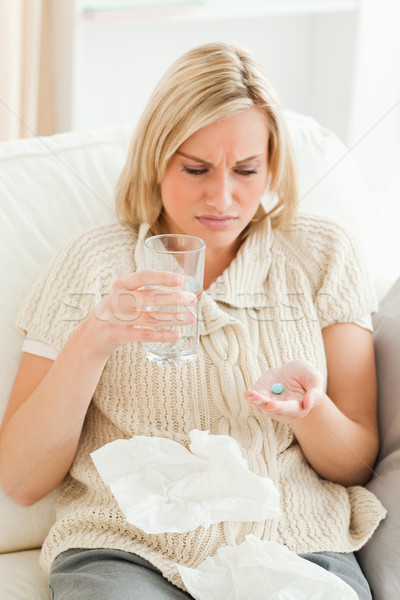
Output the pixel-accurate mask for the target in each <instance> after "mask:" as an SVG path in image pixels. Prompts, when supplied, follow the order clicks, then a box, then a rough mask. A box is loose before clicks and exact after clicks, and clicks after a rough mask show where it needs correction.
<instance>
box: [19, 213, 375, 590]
mask: <svg viewBox="0 0 400 600" xmlns="http://www.w3.org/2000/svg"><path fill="white" fill-rule="evenodd" d="M147 233H148V226H147V225H142V226H141V227H140V228H139V231H137V232H134V231H131V230H130V229H128V228H126V227H123V226H121V225H119V224H114V225H107V226H104V227H100V228H95V229H91V230H89V231H87V232H84V233H83V234H79V235H78V236H76V237H75V238H74V239H73V240H72V241H70V242H68V243H67V244H66V245H64V247H63V248H62V249H61V250H60V252H59V253H58V254H57V256H56V257H55V258H54V260H53V262H52V263H51V264H50V265H49V267H48V268H47V269H46V270H45V272H44V273H43V275H42V276H41V278H40V279H39V281H38V282H37V284H36V285H35V286H34V288H33V289H32V290H31V292H30V294H29V295H28V297H27V299H26V301H25V303H24V305H23V307H22V308H21V311H20V313H19V317H18V325H19V327H21V328H22V329H23V330H25V331H27V330H29V331H30V332H32V333H33V334H34V335H37V336H38V337H40V338H41V339H42V340H43V341H45V342H48V343H50V344H52V345H54V346H56V347H58V348H60V349H61V348H62V347H63V345H64V344H65V342H66V341H67V339H68V337H69V336H70V335H71V333H72V332H73V331H74V329H75V328H76V327H77V325H78V324H79V322H80V320H82V319H83V318H85V316H86V315H87V314H88V312H89V311H90V310H92V308H93V307H94V306H95V304H96V302H97V301H98V299H99V297H100V295H101V294H102V293H107V291H108V290H110V288H111V285H112V283H113V281H114V280H115V279H116V278H117V277H118V276H121V275H123V274H126V273H128V272H132V271H135V270H140V269H142V268H143V240H144V238H145V237H146V235H147ZM375 308H376V300H375V296H374V292H373V288H372V285H371V283H370V282H369V278H368V273H367V271H366V268H365V266H364V264H363V261H362V256H361V253H360V250H359V248H358V246H357V244H356V243H355V242H354V240H353V239H352V237H351V235H349V233H348V232H347V231H345V230H344V229H343V228H342V227H341V226H339V225H337V224H336V223H335V222H333V221H331V220H329V219H326V218H322V217H316V216H310V215H307V216H306V215H303V216H300V217H299V218H298V219H297V221H296V223H295V224H294V225H293V227H292V228H291V230H290V231H287V232H285V233H282V232H278V231H275V230H274V229H271V227H270V223H269V221H268V220H265V221H264V222H263V223H262V224H261V225H260V226H259V227H258V228H257V229H255V230H253V231H252V232H251V234H250V235H249V236H248V237H247V239H246V240H245V242H244V243H243V245H242V247H241V248H240V250H239V252H238V255H237V256H236V258H235V260H234V261H233V262H232V263H231V264H230V266H229V267H228V268H227V269H226V270H225V271H224V273H223V274H222V275H221V276H220V277H219V278H218V279H217V280H216V281H214V282H213V284H212V285H211V286H210V288H209V289H208V290H207V291H206V292H204V293H203V296H202V300H201V316H200V333H201V338H200V350H199V356H198V359H197V361H196V362H195V363H192V364H189V365H182V366H176V365H168V366H167V367H165V366H159V365H157V364H154V363H150V362H149V361H147V360H146V359H145V349H144V344H142V343H135V344H127V345H125V346H123V347H121V348H119V349H118V350H116V351H115V352H114V353H113V354H112V355H111V356H110V357H109V360H108V361H107V364H106V366H105V368H104V371H103V374H102V376H101V379H100V381H99V383H98V386H97V389H96V391H95V394H94V397H93V399H92V402H91V404H90V406H89V409H88V412H87V416H86V420H85V423H84V427H83V431H82V435H81V439H80V442H79V446H78V450H77V453H76V457H75V460H74V462H73V464H72V466H71V469H70V472H69V473H68V475H67V477H66V479H65V481H64V483H63V485H62V489H61V492H60V497H59V500H58V503H57V521H56V524H55V525H54V526H53V527H52V529H51V531H50V533H49V535H48V537H47V539H46V541H45V543H44V546H43V550H42V555H41V564H42V566H43V568H44V569H45V570H47V571H48V570H49V569H50V567H51V564H52V562H53V560H54V559H55V558H56V556H57V555H58V554H60V553H61V552H63V551H64V550H67V549H69V548H76V547H79V548H82V547H85V548H99V547H107V548H117V549H121V550H127V551H130V552H134V553H136V554H138V555H139V556H141V557H143V558H145V559H146V560H148V561H150V562H151V563H153V564H154V565H155V566H156V567H157V568H158V569H160V570H161V571H162V573H163V574H164V576H165V577H167V578H168V579H169V580H170V581H172V582H173V583H174V584H175V585H177V586H179V587H181V588H182V589H185V587H184V585H183V582H182V580H181V578H180V575H179V573H178V571H177V568H176V566H175V563H180V564H183V565H186V566H188V567H196V566H197V565H198V564H200V563H201V562H202V561H203V560H205V558H207V556H210V555H213V554H215V553H216V551H217V550H218V548H220V547H221V546H222V545H226V544H229V545H232V544H240V543H241V542H243V541H244V539H245V536H246V535H247V534H253V535H255V536H256V537H258V538H261V539H264V540H274V541H278V542H280V543H282V544H285V545H286V546H288V547H289V548H290V549H292V550H294V551H295V552H316V551H333V552H352V551H354V550H356V549H358V548H360V547H361V546H362V545H363V544H364V543H365V542H366V541H367V539H368V538H369V537H370V536H371V535H372V533H373V531H374V530H375V528H376V527H377V525H378V523H379V522H380V520H381V519H382V518H383V517H384V515H385V510H384V508H383V507H382V505H381V504H380V503H379V501H378V500H377V499H376V498H375V496H373V495H372V494H371V493H370V492H368V491H367V490H366V489H365V488H363V487H360V486H355V487H352V488H345V487H343V486H341V485H338V484H335V483H332V482H329V481H326V480H323V479H322V478H321V477H319V476H318V475H317V474H316V473H315V471H314V470H313V469H312V468H311V466H310V465H309V464H308V462H307V461H306V459H305V457H304V455H303V453H302V451H301V448H300V446H299V445H298V443H297V441H296V439H295V438H294V435H293V432H292V429H291V428H290V426H288V425H282V424H280V423H278V422H276V421H273V420H271V419H269V418H267V417H264V416H263V415H260V414H258V413H256V412H255V411H253V409H252V408H251V406H250V405H249V404H248V403H247V402H246V401H245V400H244V398H243V393H244V391H245V390H246V389H247V388H250V387H252V386H253V384H254V382H255V381H257V379H258V378H259V377H260V376H261V374H262V373H263V372H264V371H265V370H266V369H267V368H273V367H274V366H278V365H280V364H282V363H285V362H287V361H289V360H293V359H307V360H310V361H311V362H312V363H313V364H314V365H315V366H316V367H317V368H318V369H319V370H320V371H321V372H322V373H323V375H324V377H325V380H326V361H325V354H324V347H323V340H322V334H321V328H322V327H324V326H326V325H329V324H331V323H333V322H335V321H353V320H355V319H357V318H358V317H360V316H361V315H365V314H367V313H369V312H372V311H374V310H375ZM194 428H197V429H200V430H208V431H210V433H212V434H225V435H230V436H232V437H233V438H234V439H235V440H236V441H237V442H238V443H239V445H240V447H241V449H242V453H243V456H244V457H245V459H246V460H247V463H248V466H249V468H250V470H252V471H253V472H255V473H257V474H258V475H261V476H263V477H271V479H272V480H273V481H274V483H275V485H276V486H277V487H278V488H279V490H280V494H281V508H282V516H281V517H279V518H275V519H269V520H266V521H265V522H252V523H233V522H221V523H218V524H216V525H212V526H210V527H209V528H207V529H205V528H202V527H199V528H198V529H196V530H194V531H189V532H187V533H183V534H175V533H165V534H159V535H154V534H153V535H148V534H145V533H144V532H143V531H141V530H139V529H137V528H135V527H134V526H132V525H130V524H129V523H127V522H126V520H125V518H124V515H123V514H122V512H121V511H120V509H119V507H118V505H117V504H116V502H115V500H114V498H113V496H112V495H111V493H110V491H109V489H108V487H107V486H106V485H105V484H104V483H103V482H102V480H101V479H100V477H99V475H98V473H97V470H96V468H95V467H94V465H93V463H92V460H91V458H90V456H89V454H90V453H91V452H92V451H94V450H96V449H97V448H99V447H100V446H102V445H104V444H106V443H108V442H110V441H113V440H115V439H118V438H130V437H132V436H133V435H147V436H162V437H167V438H169V439H172V440H174V441H177V442H179V443H181V444H183V445H185V446H186V447H188V445H189V443H190V440H189V432H190V431H191V430H192V429H194Z"/></svg>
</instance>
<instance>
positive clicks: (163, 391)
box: [0, 44, 385, 600]
mask: <svg viewBox="0 0 400 600" xmlns="http://www.w3.org/2000/svg"><path fill="white" fill-rule="evenodd" d="M264 192H266V194H267V195H268V199H269V200H268V202H269V204H270V209H269V210H268V211H267V210H266V209H264V208H263V205H262V204H261V198H262V195H263V193H264ZM297 203H298V198H297V191H296V182H295V175H294V167H293V156H292V150H291V147H290V142H289V139H288V135H287V132H286V128H285V124H284V121H283V118H282V113H281V108H280V105H279V101H278V99H277V97H276V95H275V93H274V91H273V90H272V89H271V87H270V86H269V84H268V83H267V82H266V80H265V78H264V76H263V74H262V73H261V71H260V69H259V67H258V66H257V64H256V62H255V61H254V59H253V58H252V57H251V56H250V55H249V54H248V53H247V52H245V51H244V50H242V49H239V48H237V47H234V46H229V45H226V44H209V45H206V46H202V47H199V48H197V49H194V50H193V51H191V52H188V53H187V54H186V55H184V56H183V57H182V58H180V59H179V60H178V61H176V63H175V64H174V65H172V67H171V68H170V70H169V71H168V72H167V73H166V74H165V76H164V78H163V79H162V80H161V81H160V83H159V85H158V86H157V88H156V89H155V91H154V93H153V95H152V97H151V99H150V101H149V104H148V107H147V109H146V110H145V112H144V114H143V116H142V118H141V120H140V122H139V125H138V127H137V130H136V132H135V134H134V137H133V140H132V145H131V149H130V154H129V157H128V160H127V163H126V165H125V168H124V170H123V172H122V175H121V178H120V181H119V185H118V189H117V209H118V213H119V215H120V219H121V222H122V223H119V224H114V225H110V226H104V227H100V228H96V229H93V230H91V231H89V232H85V233H83V234H80V235H79V236H77V237H75V238H74V239H73V240H72V241H71V242H69V243H68V244H67V245H65V246H64V247H63V249H62V250H61V251H60V252H59V254H58V255H57V257H56V258H55V259H54V261H53V263H52V264H51V265H50V267H49V268H48V269H47V271H46V272H45V273H44V274H43V276H42V277H41V279H40V280H39V282H38V283H37V285H36V286H35V287H34V289H33V290H32V292H31V293H30V295H29V297H28V298H27V300H26V302H25V304H24V306H23V307H22V309H21V311H20V315H19V319H18V325H19V326H20V327H21V328H22V329H23V330H24V331H26V332H28V334H29V337H32V336H34V337H36V338H39V340H40V341H41V343H44V344H45V345H46V348H47V350H46V351H43V352H41V354H42V356H39V355H38V354H36V355H35V354H34V353H31V352H32V350H30V348H31V347H30V346H29V341H28V342H27V345H26V346H25V353H24V354H23V358H22V361H21V365H20V368H19V371H18V374H17V377H16V381H15V385H14V388H13V392H12V395H11V398H10V402H9V406H8V409H7V412H6V415H5V417H4V421H3V425H2V430H1V438H0V470H1V483H2V485H3V487H4V489H6V490H8V493H9V494H10V495H11V496H12V497H14V498H15V499H16V500H17V501H18V502H20V503H22V504H26V505H28V504H32V503H34V502H36V501H37V500H38V499H39V498H41V497H42V496H44V495H45V494H46V493H48V492H49V491H50V490H52V489H54V488H55V487H56V486H57V485H58V484H59V483H61V482H62V485H61V491H60V497H59V501H58V505H57V522H56V524H55V525H54V526H53V528H52V530H51V531H50V533H49V535H48V537H47V539H46V542H45V544H44V546H43V551H42V566H43V568H44V569H46V570H47V571H49V572H50V586H51V588H52V589H53V594H54V598H56V599H59V598H74V600H76V599H78V598H85V599H86V598H89V597H93V598H96V599H103V598H104V599H106V598H107V599H111V598H118V599H120V598H125V597H126V598H146V599H147V598H184V597H190V596H188V595H187V593H186V592H185V588H184V585H183V582H182V580H181V578H180V576H179V573H178V571H177V568H176V564H175V563H180V564H183V565H187V566H197V565H198V564H200V563H201V562H202V561H203V560H204V559H205V558H206V557H207V556H212V555H214V554H215V553H216V551H217V550H218V548H220V547H222V546H224V545H235V544H239V543H241V542H242V541H243V540H244V538H245V536H246V535H247V534H250V533H251V534H253V535H255V536H256V537H258V538H260V539H264V540H275V541H278V542H280V543H282V544H285V545H286V546H288V547H289V548H290V549H292V550H294V551H295V552H297V553H299V554H302V555H303V556H305V557H306V558H307V559H309V560H312V561H314V562H317V563H318V564H321V565H322V566H324V567H325V568H327V569H329V570H332V571H333V572H335V573H336V574H337V575H338V576H339V577H341V578H342V579H344V580H346V581H347V582H348V583H349V584H350V585H351V586H352V587H353V588H354V589H355V590H356V592H357V593H358V595H359V598H361V599H366V598H371V596H370V593H369V588H368V584H367V582H366V580H365V579H364V577H363V575H362V573H361V571H360V569H359V567H358V565H357V563H356V560H355V558H354V555H353V554H352V553H353V551H354V550H356V549H358V548H359V547H360V546H362V545H363V543H365V541H366V540H367V539H368V538H369V537H370V535H372V533H373V531H374V529H375V528H376V526H377V525H378V523H379V521H380V520H381V519H382V518H383V517H384V514H385V511H384V509H383V507H382V506H381V505H380V503H379V502H378V501H377V500H376V498H375V497H374V496H372V494H370V493H369V492H368V491H367V490H365V489H364V488H362V487H361V485H362V484H363V483H365V482H366V481H367V480H368V478H369V476H370V472H371V468H372V466H373V464H374V460H375V457H376V453H377V448H378V433H377V423H376V382H375V370H374V357H373V347H372V340H371V332H370V330H369V329H368V325H366V326H364V325H365V320H366V318H367V317H368V315H369V314H370V313H371V312H372V311H373V310H374V308H375V301H374V295H373V291H372V288H371V285H370V284H369V283H368V277H367V274H366V272H365V269H364V267H363V263H362V259H361V258H360V255H359V252H358V249H357V247H356V246H355V245H354V243H353V240H352V239H351V237H350V236H349V235H348V234H347V232H345V231H343V229H342V228H341V227H339V226H338V225H336V224H335V223H334V222H332V221H330V220H328V219H324V218H320V217H314V216H304V215H303V216H301V215H297V214H296V208H297ZM161 232H166V233H185V234H191V235H196V236H199V237H201V238H202V239H204V240H205V241H206V243H207V250H206V263H205V281H204V288H205V292H204V293H203V295H202V299H201V323H200V327H201V340H200V349H199V356H198V359H197V361H196V362H195V363H193V364H191V365H186V366H184V367H176V366H169V367H168V368H166V367H162V366H159V365H157V364H153V363H150V362H149V361H147V360H146V359H145V352H144V344H143V342H146V341H150V340H152V341H168V340H171V339H173V338H174V336H176V335H177V334H176V333H174V332H171V331H160V330H158V329H155V328H154V325H155V324H156V323H157V321H158V318H159V317H160V315H159V314H158V313H157V311H152V312H148V311H146V310H143V308H146V307H147V306H155V305H156V304H157V296H156V297H154V293H153V292H152V290H151V289H150V290H149V289H143V286H152V285H167V286H178V285H179V284H180V283H181V281H180V280H178V279H177V278H176V276H175V275H173V274H172V273H167V272H166V273H157V272H152V271H146V270H144V269H143V240H144V239H145V238H146V236H148V235H151V234H157V233H161ZM173 302H174V303H176V304H177V305H180V306H182V305H187V304H190V303H195V302H196V297H195V296H194V295H192V294H191V293H189V292H182V291H180V290H178V289H177V290H176V292H175V294H174V300H173ZM171 304H172V300H171ZM182 317H184V318H186V319H188V320H190V319H191V318H192V317H191V316H190V313H189V312H188V313H186V314H185V313H184V314H183V315H173V314H171V315H170V318H171V319H172V320H175V322H176V324H177V325H179V324H181V325H182ZM360 319H361V320H364V321H363V323H362V325H363V326H360V324H359V320H360ZM356 321H357V322H358V324H356ZM49 347H50V351H51V352H54V351H55V352H56V354H58V356H57V358H56V359H55V360H54V361H53V360H50V359H49V358H45V357H44V356H46V355H47V356H49V354H46V352H47V351H48V349H49ZM277 381H280V382H282V383H283V385H284V388H285V398H284V399H279V398H280V397H278V396H274V395H273V394H272V393H271V385H272V384H273V383H275V382H277ZM195 428H197V429H201V430H209V431H210V433H212V434H228V435H231V436H232V437H233V438H234V439H236V441H237V442H238V443H239V445H240V447H241V450H242V453H243V456H244V457H245V459H246V460H247V463H248V466H249V468H250V470H252V471H253V472H255V473H257V474H258V475H260V476H263V477H267V476H268V477H270V478H271V479H272V480H273V481H274V483H275V484H276V486H277V487H278V488H279V491H280V495H281V510H282V516H281V517H280V518H278V519H269V520H266V521H265V522H253V523H231V522H227V521H224V522H221V523H218V524H216V525H212V526H210V527H209V528H201V527H200V528H198V529H196V530H194V531H189V532H186V533H183V534H177V533H167V534H162V535H147V534H145V533H144V532H143V531H141V530H140V529H138V528H135V527H134V526H132V525H130V524H129V523H127V522H126V520H125V518H124V515H123V514H122V512H121V511H120V509H119V508H118V505H117V503H116V502H115V499H114V498H113V497H112V495H111V493H110V491H109V489H108V487H107V486H105V485H104V483H103V482H102V481H101V479H100V477H99V475H98V473H97V471H96V469H95V467H94V465H93V462H92V460H91V458H90V453H91V452H92V451H94V450H96V449H97V448H99V447H100V446H102V445H104V444H106V443H107V442H110V441H112V440H115V439H119V438H130V437H132V436H134V435H147V436H160V437H164V438H165V437H166V438H170V439H172V440H174V441H176V442H179V443H181V444H184V445H188V441H189V432H190V431H191V430H192V429H195Z"/></svg>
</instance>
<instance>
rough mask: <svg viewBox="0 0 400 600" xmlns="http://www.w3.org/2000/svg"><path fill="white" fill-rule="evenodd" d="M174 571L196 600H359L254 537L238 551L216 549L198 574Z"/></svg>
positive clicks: (333, 581) (311, 567)
mask: <svg viewBox="0 0 400 600" xmlns="http://www.w3.org/2000/svg"><path fill="white" fill-rule="evenodd" d="M177 567H178V570H179V573H180V575H181V577H182V580H183V583H184V584H185V586H186V588H187V590H188V592H189V593H190V594H191V595H192V596H193V598H195V600H221V598H223V599H224V600H250V599H251V600H265V599H266V598H268V600H300V599H301V600H357V594H356V593H355V591H354V590H353V589H352V588H351V587H350V586H349V585H347V583H345V582H344V581H342V580H341V579H339V577H337V576H336V575H333V574H332V573H329V572H328V571H326V570H325V569H323V568H322V567H319V566H318V565H316V564H314V563H311V562H310V561H308V560H306V559H304V558H300V557H299V556H297V554H295V553H294V552H291V551H290V550H288V549H287V548H285V547H284V546H281V545H280V544H277V543H276V542H264V541H262V540H259V539H257V538H255V537H254V536H252V535H248V536H246V541H244V542H243V543H242V544H240V545H239V546H224V547H223V548H220V550H218V552H217V553H216V555H215V556H213V557H209V558H207V559H206V560H205V561H204V562H202V563H201V564H200V565H199V566H198V567H197V569H190V568H188V567H184V566H182V565H177Z"/></svg>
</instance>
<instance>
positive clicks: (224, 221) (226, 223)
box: [196, 215, 237, 229]
mask: <svg viewBox="0 0 400 600" xmlns="http://www.w3.org/2000/svg"><path fill="white" fill-rule="evenodd" d="M196 218H197V220H198V221H199V223H201V224H202V225H204V226H205V227H208V229H226V228H227V227H230V226H231V225H233V223H235V221H236V220H237V217H232V216H230V215H226V216H216V215H201V216H200V217H196Z"/></svg>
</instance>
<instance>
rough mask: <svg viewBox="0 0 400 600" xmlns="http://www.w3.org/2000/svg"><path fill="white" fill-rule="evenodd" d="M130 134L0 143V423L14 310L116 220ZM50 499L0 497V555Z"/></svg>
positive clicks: (12, 351)
mask: <svg viewBox="0 0 400 600" xmlns="http://www.w3.org/2000/svg"><path fill="white" fill-rule="evenodd" d="M132 129H133V126H132V124H127V125H121V126H120V127H113V128H105V129H104V130H101V131H86V132H76V133H68V134H60V135H56V136H52V137H49V138H36V139H29V140H17V141H15V142H4V143H1V144H0V264H1V269H2V293H1V294H0V331H1V332H2V335H1V346H0V381H1V387H0V420H1V419H2V416H3V414H4V411H5V409H6V405H7V401H8V397H9V394H10V391H11V387H12V384H13V381H14V378H15V374H16V372H17V368H18V364H19V360H20V356H21V344H22V334H21V332H19V331H18V330H17V329H16V327H15V318H16V313H17V310H18V307H19V305H20V304H21V302H22V299H23V298H24V296H25V295H26V293H27V290H28V289H29V287H30V286H31V285H32V283H33V282H34V280H35V279H36V278H37V276H38V274H39V272H40V271H41V270H42V269H43V267H44V266H45V264H46V263H47V262H48V261H49V260H50V258H51V257H52V256H53V255H54V253H55V252H56V250H57V249H58V247H59V246H60V244H61V243H62V242H63V241H65V240H66V239H67V238H69V237H70V236H72V235H73V234H75V233H76V232H78V231H80V230H81V229H84V228H87V227H90V226H92V225H96V224H102V223H105V222H107V221H110V220H113V219H116V216H115V212H114V208H113V189H114V186H115V183H116V180H117V178H118V175H119V172H120V170H121V169H122V166H123V164H124V161H125V157H126V152H127V148H128V143H129V139H130V136H131V133H132ZM5 291H7V293H5ZM54 498H55V494H54V493H52V494H50V495H49V496H48V497H46V498H43V499H42V500H40V501H39V502H37V503H36V504H34V505H33V506H30V507H22V506H20V505H18V504H17V503H16V502H14V501H13V500H12V499H11V498H9V497H5V494H4V492H3V491H0V500H1V502H0V532H1V534H0V552H6V551H14V550H17V549H29V548H35V547H38V546H40V545H41V543H42V541H43V539H44V537H45V536H46V535H47V532H48V530H49V528H50V526H51V524H52V521H53V506H54ZM1 597H3V596H1ZM26 597H27V596H26Z"/></svg>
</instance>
